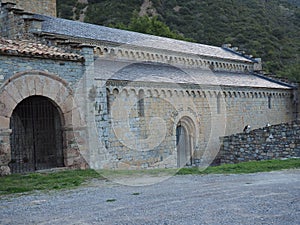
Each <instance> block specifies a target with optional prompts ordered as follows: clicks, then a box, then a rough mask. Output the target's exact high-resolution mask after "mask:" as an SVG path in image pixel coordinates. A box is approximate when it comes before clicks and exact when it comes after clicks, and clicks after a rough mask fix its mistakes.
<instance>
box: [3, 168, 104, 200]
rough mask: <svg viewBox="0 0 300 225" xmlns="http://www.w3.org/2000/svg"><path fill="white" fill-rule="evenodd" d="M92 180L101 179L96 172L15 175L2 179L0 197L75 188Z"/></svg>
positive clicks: (76, 171) (70, 171)
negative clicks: (34, 191) (35, 191)
mask: <svg viewBox="0 0 300 225" xmlns="http://www.w3.org/2000/svg"><path fill="white" fill-rule="evenodd" d="M91 178H101V176H100V175H99V174H98V173H96V172H95V171H94V170H67V171H61V172H52V173H31V174H26V175H21V174H13V175H9V176H5V177H0V183H1V185H0V195H5V194H12V193H21V192H28V191H33V190H55V189H66V188H74V187H77V186H79V185H80V184H82V183H83V182H84V181H86V180H88V179H91Z"/></svg>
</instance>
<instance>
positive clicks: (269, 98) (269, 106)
mask: <svg viewBox="0 0 300 225" xmlns="http://www.w3.org/2000/svg"><path fill="white" fill-rule="evenodd" d="M268 108H269V109H271V108H272V97H271V95H269V96H268Z"/></svg>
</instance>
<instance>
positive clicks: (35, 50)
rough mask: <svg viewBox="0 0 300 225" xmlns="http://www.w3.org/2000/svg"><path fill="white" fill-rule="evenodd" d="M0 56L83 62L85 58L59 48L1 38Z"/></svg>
mask: <svg viewBox="0 0 300 225" xmlns="http://www.w3.org/2000/svg"><path fill="white" fill-rule="evenodd" d="M0 54H8V55H17V56H32V57H42V58H54V59H65V60H75V61H80V60H83V56H81V55H78V54H74V53H68V52H65V51H64V50H62V49H60V48H57V47H53V46H51V47H49V46H47V45H43V44H40V43H33V42H30V41H28V40H21V41H19V40H8V39H4V38H0Z"/></svg>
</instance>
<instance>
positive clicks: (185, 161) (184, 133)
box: [176, 125, 192, 167]
mask: <svg viewBox="0 0 300 225" xmlns="http://www.w3.org/2000/svg"><path fill="white" fill-rule="evenodd" d="M176 145H177V166H178V167H184V166H186V165H191V163H192V148H191V147H192V146H191V137H190V135H189V133H188V130H187V129H186V127H184V126H182V125H178V126H177V128H176Z"/></svg>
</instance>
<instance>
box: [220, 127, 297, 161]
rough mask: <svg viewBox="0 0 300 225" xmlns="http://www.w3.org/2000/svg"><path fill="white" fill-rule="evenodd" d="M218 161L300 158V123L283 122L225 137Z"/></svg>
mask: <svg viewBox="0 0 300 225" xmlns="http://www.w3.org/2000/svg"><path fill="white" fill-rule="evenodd" d="M221 140H222V145H221V149H220V153H219V156H218V160H219V162H220V163H221V164H223V163H238V162H246V161H252V160H269V159H280V158H291V157H300V123H299V122H293V123H282V124H278V125H273V126H266V127H263V128H260V129H256V130H252V131H250V132H249V133H239V134H234V135H231V136H226V137H222V138H221Z"/></svg>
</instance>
